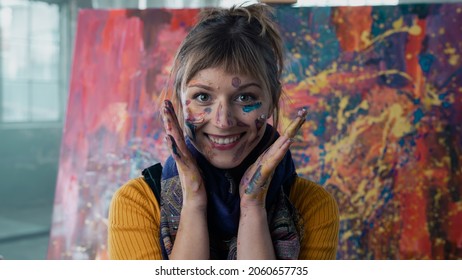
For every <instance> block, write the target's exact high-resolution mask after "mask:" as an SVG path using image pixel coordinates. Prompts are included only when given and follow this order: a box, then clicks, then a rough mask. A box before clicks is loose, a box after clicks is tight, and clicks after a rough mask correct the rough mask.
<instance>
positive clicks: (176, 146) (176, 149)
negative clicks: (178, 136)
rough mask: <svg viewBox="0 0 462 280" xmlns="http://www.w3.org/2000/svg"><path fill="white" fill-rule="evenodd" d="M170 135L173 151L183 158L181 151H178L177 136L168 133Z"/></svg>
mask: <svg viewBox="0 0 462 280" xmlns="http://www.w3.org/2000/svg"><path fill="white" fill-rule="evenodd" d="M168 137H169V138H170V142H171V148H172V151H173V153H174V154H175V155H176V156H177V157H178V158H181V155H180V153H179V152H178V145H177V144H176V141H175V138H173V136H172V135H170V134H168Z"/></svg>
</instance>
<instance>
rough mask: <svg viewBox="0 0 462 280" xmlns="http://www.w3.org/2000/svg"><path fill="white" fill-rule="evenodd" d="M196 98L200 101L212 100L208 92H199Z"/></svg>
mask: <svg viewBox="0 0 462 280" xmlns="http://www.w3.org/2000/svg"><path fill="white" fill-rule="evenodd" d="M194 99H195V100H197V101H199V102H208V101H210V95H208V94H206V93H198V94H196V95H195V96H194Z"/></svg>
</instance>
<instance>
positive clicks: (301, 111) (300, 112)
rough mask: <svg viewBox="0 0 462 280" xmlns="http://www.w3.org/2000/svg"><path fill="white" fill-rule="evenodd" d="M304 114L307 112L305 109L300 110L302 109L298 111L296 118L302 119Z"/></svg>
mask: <svg viewBox="0 0 462 280" xmlns="http://www.w3.org/2000/svg"><path fill="white" fill-rule="evenodd" d="M306 112H307V110H306V108H302V109H300V110H298V113H297V116H299V117H303V115H305V114H306Z"/></svg>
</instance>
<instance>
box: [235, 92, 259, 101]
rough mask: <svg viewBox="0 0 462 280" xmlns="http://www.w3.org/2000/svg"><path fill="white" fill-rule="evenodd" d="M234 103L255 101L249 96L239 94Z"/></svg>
mask: <svg viewBox="0 0 462 280" xmlns="http://www.w3.org/2000/svg"><path fill="white" fill-rule="evenodd" d="M236 101H237V102H241V103H249V102H253V101H255V98H254V97H253V96H251V95H249V94H241V95H239V96H238V97H236Z"/></svg>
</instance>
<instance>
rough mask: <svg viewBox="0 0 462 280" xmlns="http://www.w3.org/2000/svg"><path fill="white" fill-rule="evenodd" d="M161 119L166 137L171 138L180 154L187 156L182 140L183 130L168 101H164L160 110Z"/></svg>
mask: <svg viewBox="0 0 462 280" xmlns="http://www.w3.org/2000/svg"><path fill="white" fill-rule="evenodd" d="M162 114H163V115H162V117H163V121H164V128H165V130H166V131H167V134H168V135H171V136H172V137H173V140H174V141H173V142H174V144H175V145H176V148H177V149H178V151H179V152H181V153H180V154H183V155H188V149H187V147H186V143H185V140H184V135H183V130H182V129H181V126H180V124H179V122H178V118H177V116H176V113H175V110H174V109H173V105H172V103H171V102H170V100H165V101H164V106H163V108H162Z"/></svg>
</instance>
